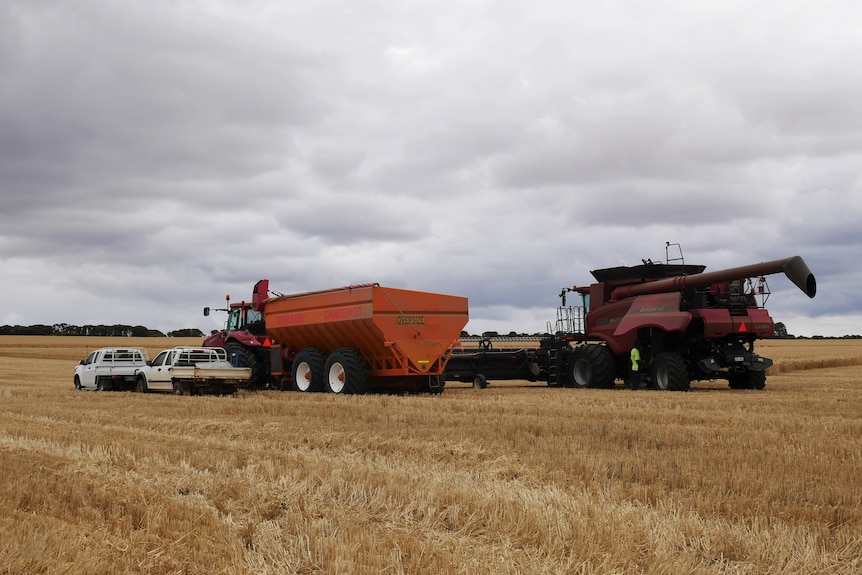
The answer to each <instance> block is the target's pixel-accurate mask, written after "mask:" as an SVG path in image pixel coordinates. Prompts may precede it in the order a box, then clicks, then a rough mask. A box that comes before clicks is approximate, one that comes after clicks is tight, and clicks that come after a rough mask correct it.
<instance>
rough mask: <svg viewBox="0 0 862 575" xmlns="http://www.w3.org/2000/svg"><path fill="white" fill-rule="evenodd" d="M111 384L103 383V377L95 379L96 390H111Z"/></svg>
mask: <svg viewBox="0 0 862 575" xmlns="http://www.w3.org/2000/svg"><path fill="white" fill-rule="evenodd" d="M112 389H113V386H112V385H111V384H110V383H105V380H104V378H97V379H96V391H111V390H112Z"/></svg>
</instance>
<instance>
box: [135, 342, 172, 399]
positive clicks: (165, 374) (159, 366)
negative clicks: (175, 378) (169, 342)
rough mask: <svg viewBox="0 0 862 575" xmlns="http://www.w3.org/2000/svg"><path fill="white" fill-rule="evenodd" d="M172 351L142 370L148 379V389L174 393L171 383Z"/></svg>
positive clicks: (162, 354) (158, 356) (158, 357)
mask: <svg viewBox="0 0 862 575" xmlns="http://www.w3.org/2000/svg"><path fill="white" fill-rule="evenodd" d="M170 357H171V350H165V351H163V352H162V353H160V354H159V355H157V356H156V359H154V360H153V361H151V362H150V364H149V367H147V368H145V369H144V370H142V371H143V372H144V373H145V375H146V377H147V388H148V389H151V390H153V391H173V389H174V387H173V384H172V383H171V361H170Z"/></svg>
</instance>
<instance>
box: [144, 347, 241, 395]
mask: <svg viewBox="0 0 862 575" xmlns="http://www.w3.org/2000/svg"><path fill="white" fill-rule="evenodd" d="M249 377H251V368H248V367H234V366H233V365H231V363H230V362H229V361H228V360H227V352H226V351H225V350H224V349H223V348H220V347H175V348H172V349H166V350H164V351H162V352H161V353H159V355H157V356H156V358H155V359H154V360H153V361H150V362H147V364H146V365H144V366H142V367H140V368H139V369H138V370H137V373H136V375H135V390H136V391H138V392H140V393H148V392H150V391H170V392H173V393H175V394H176V395H186V394H188V395H204V394H214V395H215V394H217V395H232V394H234V393H236V390H237V386H239V385H242V384H248V380H249Z"/></svg>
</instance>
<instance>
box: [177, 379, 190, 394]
mask: <svg viewBox="0 0 862 575" xmlns="http://www.w3.org/2000/svg"><path fill="white" fill-rule="evenodd" d="M173 387H174V395H185V394H186V389H185V386H184V385H183V382H182V381H175V382H173ZM189 395H191V394H189Z"/></svg>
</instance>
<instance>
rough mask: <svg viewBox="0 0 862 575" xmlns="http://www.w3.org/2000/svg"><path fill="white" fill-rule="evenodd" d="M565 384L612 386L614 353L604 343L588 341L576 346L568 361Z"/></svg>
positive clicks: (606, 387) (573, 385) (608, 387)
mask: <svg viewBox="0 0 862 575" xmlns="http://www.w3.org/2000/svg"><path fill="white" fill-rule="evenodd" d="M566 383H567V385H569V386H572V387H601V388H605V389H610V388H612V387H613V386H614V355H613V352H611V350H610V349H608V348H607V347H606V346H604V345H598V344H595V343H589V344H587V345H582V346H580V347H578V348H576V349H575V350H574V351H573V352H572V358H571V361H570V362H569V369H568V378H567V380H566Z"/></svg>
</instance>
